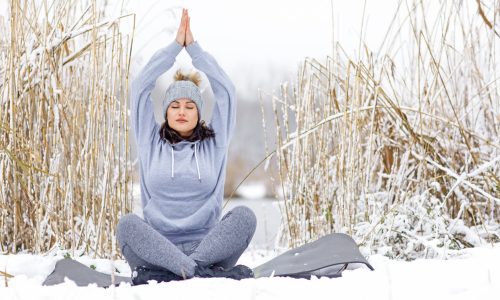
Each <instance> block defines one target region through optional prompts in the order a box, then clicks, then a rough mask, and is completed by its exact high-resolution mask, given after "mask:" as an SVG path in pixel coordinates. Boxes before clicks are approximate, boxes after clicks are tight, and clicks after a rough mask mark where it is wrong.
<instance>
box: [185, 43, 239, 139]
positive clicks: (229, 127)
mask: <svg viewBox="0 0 500 300" xmlns="http://www.w3.org/2000/svg"><path fill="white" fill-rule="evenodd" d="M186 51H187V52H188V53H189V55H190V56H191V59H192V61H193V66H194V67H195V68H197V69H198V70H200V71H202V72H203V73H205V75H207V77H208V81H209V82H210V87H211V88H212V91H213V93H214V97H215V106H214V110H213V113H212V120H211V121H210V125H211V126H212V129H213V130H214V131H215V143H216V146H217V147H227V146H228V144H229V141H230V139H231V137H232V135H233V131H234V128H235V125H236V89H235V88H234V85H233V83H232V82H231V80H230V79H229V77H228V76H227V74H226V73H225V72H224V70H222V68H221V67H220V66H219V64H218V63H217V61H216V60H215V59H214V58H213V56H212V55H210V54H209V53H207V52H206V51H203V49H202V48H201V47H200V45H199V44H198V42H193V43H191V44H189V45H188V46H186Z"/></svg>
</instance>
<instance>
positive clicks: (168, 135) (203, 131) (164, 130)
mask: <svg viewBox="0 0 500 300" xmlns="http://www.w3.org/2000/svg"><path fill="white" fill-rule="evenodd" d="M160 137H161V139H162V140H167V141H169V142H170V143H171V144H175V143H178V142H180V141H188V142H194V141H198V140H199V141H203V140H204V139H208V138H213V137H215V132H214V130H213V129H212V128H210V127H208V126H207V125H206V124H205V121H200V122H198V124H196V127H195V128H194V129H193V133H192V134H191V135H190V136H188V137H186V138H184V137H182V136H181V135H180V134H179V133H178V132H177V131H175V129H172V128H171V127H170V126H169V125H168V122H167V120H165V122H163V124H162V125H161V128H160Z"/></svg>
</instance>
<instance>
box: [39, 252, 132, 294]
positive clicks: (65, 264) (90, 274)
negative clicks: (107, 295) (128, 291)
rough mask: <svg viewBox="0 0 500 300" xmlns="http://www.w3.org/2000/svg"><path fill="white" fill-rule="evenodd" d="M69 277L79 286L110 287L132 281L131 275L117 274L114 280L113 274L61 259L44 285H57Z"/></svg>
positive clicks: (71, 260)
mask: <svg viewBox="0 0 500 300" xmlns="http://www.w3.org/2000/svg"><path fill="white" fill-rule="evenodd" d="M65 277H67V278H68V279H71V280H72V281H74V282H75V283H76V285H77V286H87V285H89V284H93V283H94V284H97V286H99V287H109V286H111V285H113V282H114V284H115V285H118V284H120V282H129V283H130V282H131V281H130V278H129V277H122V276H115V278H114V281H113V279H112V278H111V275H109V274H105V273H101V272H97V271H96V270H93V269H91V268H89V267H87V266H86V265H84V264H81V263H79V262H77V261H76V260H73V259H68V258H66V259H61V260H59V261H58V262H57V263H56V267H55V268H54V271H53V272H52V273H51V274H50V275H49V276H48V277H47V279H45V281H44V282H43V285H55V284H59V283H63V282H64V278H65Z"/></svg>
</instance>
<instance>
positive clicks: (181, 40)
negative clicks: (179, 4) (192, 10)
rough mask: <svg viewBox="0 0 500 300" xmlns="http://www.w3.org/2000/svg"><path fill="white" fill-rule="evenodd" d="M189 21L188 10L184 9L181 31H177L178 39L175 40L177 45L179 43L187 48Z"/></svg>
mask: <svg viewBox="0 0 500 300" xmlns="http://www.w3.org/2000/svg"><path fill="white" fill-rule="evenodd" d="M187 21H188V16H187V9H185V8H183V9H182V17H181V24H180V25H179V29H178V30H177V37H176V38H175V40H176V41H177V43H179V45H181V46H186V27H187Z"/></svg>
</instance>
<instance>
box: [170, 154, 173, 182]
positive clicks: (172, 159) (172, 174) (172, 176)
mask: <svg viewBox="0 0 500 300" xmlns="http://www.w3.org/2000/svg"><path fill="white" fill-rule="evenodd" d="M170 147H171V149H170V150H172V152H171V153H172V178H174V146H170Z"/></svg>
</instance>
